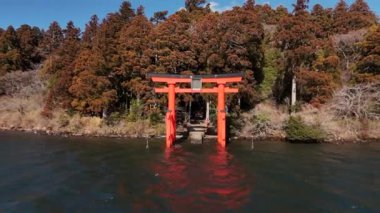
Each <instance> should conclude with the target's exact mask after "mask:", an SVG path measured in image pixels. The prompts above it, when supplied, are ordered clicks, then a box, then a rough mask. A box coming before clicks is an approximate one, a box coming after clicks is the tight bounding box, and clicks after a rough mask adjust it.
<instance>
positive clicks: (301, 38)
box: [0, 0, 380, 139]
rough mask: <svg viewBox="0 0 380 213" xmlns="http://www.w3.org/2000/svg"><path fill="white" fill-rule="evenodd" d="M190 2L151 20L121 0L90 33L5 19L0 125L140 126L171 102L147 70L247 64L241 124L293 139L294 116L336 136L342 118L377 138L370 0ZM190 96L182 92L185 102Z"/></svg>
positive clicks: (235, 110)
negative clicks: (329, 4) (330, 1)
mask: <svg viewBox="0 0 380 213" xmlns="http://www.w3.org/2000/svg"><path fill="white" fill-rule="evenodd" d="M184 3H185V7H184V9H181V10H179V11H177V12H175V13H174V14H169V13H168V11H158V12H156V13H154V15H153V17H147V16H146V15H145V12H144V7H143V6H139V7H137V8H132V5H131V3H130V2H129V1H124V2H123V3H122V4H121V5H120V8H119V10H118V11H116V12H112V13H109V14H108V15H107V16H106V17H105V18H104V19H103V20H99V18H98V17H97V16H96V15H94V16H92V17H91V18H90V20H89V21H88V23H87V24H86V26H85V29H83V30H81V29H79V28H78V27H76V26H75V24H74V23H73V22H72V21H70V22H68V23H67V25H66V26H60V25H59V23H58V22H55V21H53V22H52V23H51V24H50V26H49V28H48V29H40V28H38V27H34V26H29V25H22V26H20V27H19V28H17V29H15V28H14V27H13V26H9V27H7V28H6V29H1V28H0V117H1V120H2V121H1V122H0V126H1V127H2V128H3V129H12V128H16V129H17V128H21V129H34V130H35V129H37V130H43V131H49V130H51V131H58V129H61V130H62V129H64V130H62V131H64V132H73V131H77V130H78V128H79V129H80V127H81V126H82V127H83V126H85V125H87V124H88V123H91V122H94V119H96V122H95V124H94V126H96V127H97V128H98V129H101V128H103V129H104V128H107V130H106V131H105V132H102V133H99V131H100V130H96V131H98V132H97V133H91V131H92V130H86V131H87V132H86V131H85V132H84V134H85V133H86V134H87V133H88V134H95V135H96V134H99V135H109V134H122V133H118V132H117V131H122V130H120V129H122V128H128V127H130V128H132V127H133V128H137V127H136V122H138V121H144V122H145V123H144V125H142V126H140V130H141V131H143V130H144V129H146V126H149V127H153V126H154V127H156V126H157V125H158V126H159V123H162V122H163V115H164V112H165V106H166V105H167V104H166V101H167V100H166V96H163V95H158V94H155V93H154V90H153V86H154V85H153V84H152V82H150V81H149V79H147V77H146V76H147V74H148V73H172V74H219V73H236V72H242V73H244V80H243V82H242V83H241V84H237V85H234V86H235V87H238V88H239V89H240V90H239V93H238V94H237V95H234V96H229V97H228V99H227V106H228V108H229V112H230V113H231V115H232V116H234V117H235V118H236V119H235V120H236V121H238V122H236V124H234V128H235V129H245V130H244V131H246V132H248V133H247V134H249V135H259V136H268V137H271V136H277V137H281V135H283V134H285V133H286V134H287V136H288V137H289V135H291V134H290V133H289V132H288V131H289V129H291V128H290V127H289V125H290V124H292V123H296V124H302V126H303V127H304V128H306V130H305V131H309V130H310V129H315V127H316V126H322V127H320V128H321V129H322V130H323V129H325V130H324V132H325V133H326V134H327V135H333V136H334V137H332V138H334V139H339V137H341V135H340V134H341V133H342V131H345V130H339V131H338V130H336V132H335V133H332V132H329V131H333V129H334V128H335V129H337V128H338V127H339V126H341V123H344V124H345V125H346V126H345V128H346V130H347V129H352V130H353V131H352V132H354V133H352V134H355V137H362V136H363V135H367V136H363V137H380V135H379V133H375V132H377V131H376V129H377V130H378V129H379V128H380V125H379V119H380V93H379V91H380V25H379V19H378V17H377V16H376V14H375V13H374V12H372V11H371V9H370V8H369V6H368V4H367V3H366V2H365V0H355V1H354V2H353V3H352V4H351V5H349V4H347V3H346V2H345V0H339V1H338V2H337V4H336V5H335V7H334V8H324V7H323V6H322V5H320V4H316V5H309V1H308V0H294V4H293V8H292V9H291V10H290V9H289V10H288V9H287V8H286V7H284V6H278V7H276V8H272V7H271V6H270V5H268V4H264V5H260V4H256V2H255V0H247V1H246V2H245V3H244V4H243V5H242V6H236V7H234V8H233V9H231V10H227V11H223V12H216V11H212V9H211V6H210V4H209V3H207V1H206V0H185V2H184ZM292 82H294V83H295V84H296V94H297V101H296V104H295V105H293V106H291V102H292V101H291V92H292V85H293V84H292ZM205 86H207V85H205ZM215 98H216V97H214V96H212V95H202V99H203V100H206V101H210V102H211V103H214V104H215ZM193 99H194V96H192V95H183V94H181V95H178V98H177V100H178V102H180V103H181V104H180V105H181V106H183V107H184V108H186V109H187V108H188V107H189V104H190V103H191V101H192V100H193ZM326 109H328V110H326ZM289 112H292V113H295V114H297V113H298V114H299V115H300V116H293V117H292V116H290V115H289ZM12 113H13V114H12ZM276 113H277V114H276ZM324 113H325V114H328V115H323V114H324ZM11 114H12V115H11ZM316 116H317V117H318V119H315V117H316ZM321 116H322V117H321ZM323 116H328V117H329V119H330V120H331V122H330V123H329V122H327V120H329V119H327V120H326V117H323ZM15 117H16V118H15ZM280 118H283V119H282V120H281V121H276V119H280ZM75 119H77V120H78V121H77V122H76V124H75V125H72V123H73V122H74V121H73V120H75ZM83 119H87V120H83ZM53 120H54V122H55V123H56V124H52V121H53ZM88 121H91V122H88ZM121 122H123V125H122V126H119V130H118V128H116V126H117V125H120V123H121ZM332 122H334V125H333V124H332ZM126 123H129V126H128V125H127V124H126ZM244 123H245V124H247V123H249V125H244ZM323 125H325V126H323ZM329 125H330V126H329ZM137 126H138V125H137ZM332 126H334V128H332ZM83 128H85V127H83ZM247 128H248V129H247ZM359 130H360V131H359ZM96 131H95V132H96ZM136 131H137V130H136ZM244 131H242V132H244ZM284 132H285V133H284ZM82 133H83V132H82ZM126 134H127V133H126ZM311 134H312V135H313V134H315V133H311ZM368 135H370V136H368ZM296 137H297V136H296ZM352 137H353V136H351V135H350V136H347V138H352Z"/></svg>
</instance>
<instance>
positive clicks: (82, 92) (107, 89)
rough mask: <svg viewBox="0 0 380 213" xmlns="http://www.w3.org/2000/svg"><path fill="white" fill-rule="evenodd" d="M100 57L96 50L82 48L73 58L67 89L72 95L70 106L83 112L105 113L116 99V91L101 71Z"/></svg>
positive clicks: (92, 113) (101, 62)
mask: <svg viewBox="0 0 380 213" xmlns="http://www.w3.org/2000/svg"><path fill="white" fill-rule="evenodd" d="M102 64H103V61H102V57H101V55H99V54H98V53H97V52H96V51H91V50H89V49H84V50H82V51H81V53H80V54H79V56H78V57H77V59H76V60H75V68H74V74H75V76H74V77H73V80H72V83H71V85H70V87H69V88H68V91H69V92H70V94H71V95H72V96H73V100H72V101H71V107H73V108H74V109H76V110H78V111H79V112H81V113H83V114H91V115H105V114H106V111H107V109H108V108H109V107H110V105H111V104H112V103H114V102H115V101H116V97H117V96H116V95H117V94H116V91H115V90H113V89H112V85H111V82H110V81H109V80H108V78H107V76H104V73H103V72H102V69H103V68H102Z"/></svg>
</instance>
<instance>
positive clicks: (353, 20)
mask: <svg viewBox="0 0 380 213" xmlns="http://www.w3.org/2000/svg"><path fill="white" fill-rule="evenodd" d="M375 23H376V16H375V14H374V13H373V12H372V11H371V10H370V9H369V6H368V4H367V3H366V2H365V1H364V0H355V2H354V3H353V4H352V5H351V6H350V8H349V21H348V26H349V27H350V30H358V29H361V28H364V27H370V26H371V25H373V24H375Z"/></svg>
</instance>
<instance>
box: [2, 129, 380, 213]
mask: <svg viewBox="0 0 380 213" xmlns="http://www.w3.org/2000/svg"><path fill="white" fill-rule="evenodd" d="M146 145H147V144H146V141H145V140H140V141H139V140H127V139H110V138H81V137H70V138H64V137H53V136H42V135H33V134H25V133H12V132H0V212H209V213H211V212H379V211H380V180H379V178H380V170H379V168H380V143H369V144H345V145H333V144H313V145H306V144H288V143H281V142H278V143H275V142H260V143H255V146H254V149H253V150H251V143H250V142H243V141H240V142H234V143H232V144H230V146H229V147H228V149H227V150H226V151H222V150H218V149H217V148H216V143H214V142H209V143H206V144H204V145H191V144H189V143H182V144H181V146H182V147H178V148H174V149H172V150H165V148H164V147H165V144H164V140H163V139H161V140H154V141H150V142H149V147H147V146H146Z"/></svg>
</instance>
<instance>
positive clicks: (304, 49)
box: [275, 1, 320, 102]
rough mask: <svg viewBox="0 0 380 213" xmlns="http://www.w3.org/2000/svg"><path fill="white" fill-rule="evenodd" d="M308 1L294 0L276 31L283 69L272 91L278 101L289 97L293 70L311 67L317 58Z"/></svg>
mask: <svg viewBox="0 0 380 213" xmlns="http://www.w3.org/2000/svg"><path fill="white" fill-rule="evenodd" d="M306 3H307V1H297V4H296V5H294V7H295V9H294V12H293V13H294V14H293V15H292V16H289V17H284V18H283V19H281V21H280V24H279V26H278V31H277V33H276V35H275V38H276V47H278V48H279V49H280V50H282V51H283V52H284V54H285V55H284V58H283V59H282V64H283V73H282V75H280V76H279V77H278V79H277V83H276V88H275V91H276V92H275V94H277V97H276V98H277V101H279V102H280V101H283V100H284V98H285V97H289V95H290V92H291V90H292V87H293V86H292V84H291V82H294V79H293V78H294V77H295V74H296V73H297V72H298V71H300V70H303V69H310V68H311V67H312V64H313V62H314V60H315V58H316V49H318V46H319V45H320V44H319V41H318V39H317V37H316V36H317V35H318V34H319V33H320V32H318V31H319V28H318V26H317V25H315V23H313V21H312V19H311V16H310V14H309V13H308V12H307V10H306V8H307V4H306Z"/></svg>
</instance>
